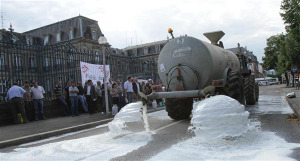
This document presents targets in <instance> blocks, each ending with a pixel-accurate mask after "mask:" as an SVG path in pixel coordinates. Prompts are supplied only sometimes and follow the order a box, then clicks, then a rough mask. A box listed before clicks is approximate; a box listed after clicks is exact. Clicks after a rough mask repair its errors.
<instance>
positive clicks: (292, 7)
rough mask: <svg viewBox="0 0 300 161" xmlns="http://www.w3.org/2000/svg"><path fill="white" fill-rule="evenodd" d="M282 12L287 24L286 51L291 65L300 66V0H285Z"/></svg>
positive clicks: (282, 4)
mask: <svg viewBox="0 0 300 161" xmlns="http://www.w3.org/2000/svg"><path fill="white" fill-rule="evenodd" d="M281 11H282V13H280V15H281V17H282V19H283V21H284V24H285V25H286V27H285V28H286V31H287V38H286V46H285V48H286V52H287V56H288V58H289V60H290V63H291V64H290V65H291V67H290V68H292V67H293V66H298V67H300V0H283V1H282V3H281Z"/></svg>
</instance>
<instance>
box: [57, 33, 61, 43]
mask: <svg viewBox="0 0 300 161" xmlns="http://www.w3.org/2000/svg"><path fill="white" fill-rule="evenodd" d="M60 41H61V32H58V33H57V34H56V42H60Z"/></svg>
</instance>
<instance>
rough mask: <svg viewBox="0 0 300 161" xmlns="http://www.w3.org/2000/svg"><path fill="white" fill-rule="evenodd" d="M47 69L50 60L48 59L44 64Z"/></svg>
mask: <svg viewBox="0 0 300 161" xmlns="http://www.w3.org/2000/svg"><path fill="white" fill-rule="evenodd" d="M44 65H45V67H48V66H49V59H48V58H45V63H44Z"/></svg>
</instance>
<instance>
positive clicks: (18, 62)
mask: <svg viewBox="0 0 300 161" xmlns="http://www.w3.org/2000/svg"><path fill="white" fill-rule="evenodd" d="M15 63H16V64H15V67H16V70H17V71H20V70H21V58H20V56H15Z"/></svg>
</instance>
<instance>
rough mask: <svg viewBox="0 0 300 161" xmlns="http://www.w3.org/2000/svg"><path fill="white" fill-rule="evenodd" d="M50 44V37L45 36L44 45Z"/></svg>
mask: <svg viewBox="0 0 300 161" xmlns="http://www.w3.org/2000/svg"><path fill="white" fill-rule="evenodd" d="M48 44H49V35H47V36H45V38H44V45H48Z"/></svg>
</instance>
